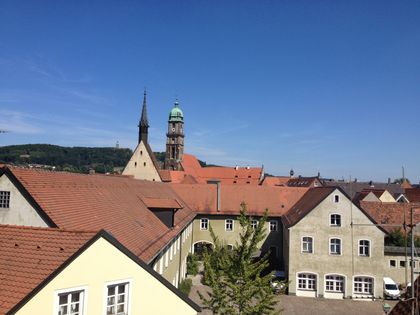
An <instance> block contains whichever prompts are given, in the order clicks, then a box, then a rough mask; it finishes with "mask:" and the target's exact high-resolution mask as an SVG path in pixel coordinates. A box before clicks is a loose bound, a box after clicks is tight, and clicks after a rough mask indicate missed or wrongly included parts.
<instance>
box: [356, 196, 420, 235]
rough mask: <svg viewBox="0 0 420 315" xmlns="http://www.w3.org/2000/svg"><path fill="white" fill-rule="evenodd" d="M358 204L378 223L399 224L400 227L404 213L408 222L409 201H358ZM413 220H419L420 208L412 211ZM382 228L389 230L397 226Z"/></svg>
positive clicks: (410, 205)
mask: <svg viewBox="0 0 420 315" xmlns="http://www.w3.org/2000/svg"><path fill="white" fill-rule="evenodd" d="M359 206H360V208H361V209H363V210H364V211H365V212H366V213H368V214H369V215H370V216H371V217H372V218H373V219H374V220H375V221H376V222H377V223H379V224H401V229H402V225H403V223H404V213H405V219H406V222H407V223H409V222H410V209H411V207H412V204H409V203H398V202H396V203H389V202H375V201H360V203H359ZM414 221H415V223H417V222H420V209H416V210H415V211H414ZM384 229H385V230H387V231H388V232H390V231H392V230H395V229H398V228H397V227H389V226H386V227H384Z"/></svg>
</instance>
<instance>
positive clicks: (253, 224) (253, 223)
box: [251, 219, 258, 230]
mask: <svg viewBox="0 0 420 315" xmlns="http://www.w3.org/2000/svg"><path fill="white" fill-rule="evenodd" d="M257 226H258V220H255V219H252V220H251V228H252V229H253V230H255V229H256V228H257Z"/></svg>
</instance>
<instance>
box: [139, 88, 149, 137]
mask: <svg viewBox="0 0 420 315" xmlns="http://www.w3.org/2000/svg"><path fill="white" fill-rule="evenodd" d="M148 129H149V121H148V120H147V105H146V89H144V94H143V108H142V111H141V118H140V121H139V143H140V141H143V142H145V143H147V134H148Z"/></svg>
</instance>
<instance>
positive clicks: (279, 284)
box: [270, 270, 287, 294]
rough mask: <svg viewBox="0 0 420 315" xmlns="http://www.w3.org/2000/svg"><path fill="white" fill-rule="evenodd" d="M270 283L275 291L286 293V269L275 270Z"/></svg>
mask: <svg viewBox="0 0 420 315" xmlns="http://www.w3.org/2000/svg"><path fill="white" fill-rule="evenodd" d="M270 285H271V288H272V289H273V291H274V293H276V294H280V293H285V291H286V288H287V281H286V273H285V272H284V271H280V270H275V271H274V273H273V275H272V277H271V281H270Z"/></svg>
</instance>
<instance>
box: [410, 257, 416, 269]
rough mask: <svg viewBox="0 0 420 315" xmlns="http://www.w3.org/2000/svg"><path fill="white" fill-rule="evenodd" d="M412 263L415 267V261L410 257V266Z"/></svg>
mask: <svg viewBox="0 0 420 315" xmlns="http://www.w3.org/2000/svg"><path fill="white" fill-rule="evenodd" d="M411 265H413V268H414V269H416V261H414V260H411V259H410V267H411Z"/></svg>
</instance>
